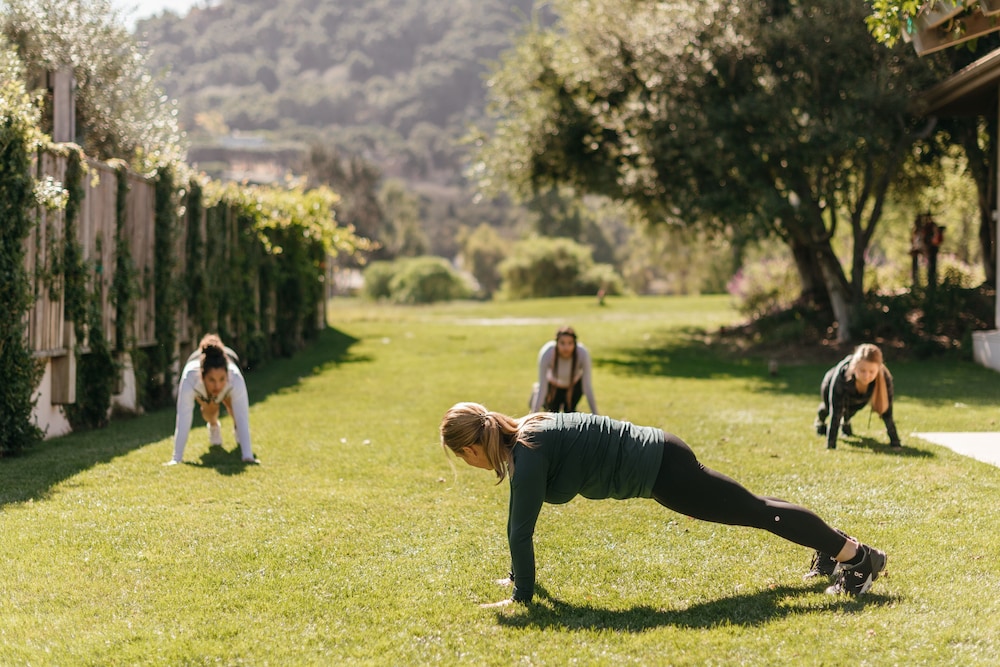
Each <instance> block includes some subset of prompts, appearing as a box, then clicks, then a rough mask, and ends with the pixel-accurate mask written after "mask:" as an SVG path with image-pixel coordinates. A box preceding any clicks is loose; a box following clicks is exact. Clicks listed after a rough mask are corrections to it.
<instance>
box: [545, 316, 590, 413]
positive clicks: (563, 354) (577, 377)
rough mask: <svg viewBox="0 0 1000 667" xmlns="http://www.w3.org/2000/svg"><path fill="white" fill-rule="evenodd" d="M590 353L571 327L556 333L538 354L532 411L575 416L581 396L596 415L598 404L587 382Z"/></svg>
mask: <svg viewBox="0 0 1000 667" xmlns="http://www.w3.org/2000/svg"><path fill="white" fill-rule="evenodd" d="M590 375H591V372H590V352H588V351H587V348H586V347H585V346H584V345H583V343H579V342H577V340H576V332H575V331H574V330H573V328H572V327H562V328H561V329H559V330H558V331H556V337H555V340H550V341H549V342H548V343H546V344H545V345H543V346H542V349H540V350H539V351H538V384H537V385H536V387H535V391H534V394H533V395H532V401H531V406H530V407H531V411H532V412H539V411H541V410H545V411H547V412H576V406H577V404H578V403H579V402H580V399H581V398H583V396H584V395H586V396H587V402H588V403H589V404H590V411H591V412H592V413H594V414H595V415H596V414H598V412H597V401H596V400H595V399H594V387H593V385H592V384H591V379H590Z"/></svg>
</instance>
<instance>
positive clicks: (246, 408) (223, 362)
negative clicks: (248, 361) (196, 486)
mask: <svg viewBox="0 0 1000 667" xmlns="http://www.w3.org/2000/svg"><path fill="white" fill-rule="evenodd" d="M195 403H197V404H198V405H199V406H200V407H201V416H202V417H204V419H205V423H206V424H208V442H209V444H210V445H221V444H222V429H221V426H220V424H219V412H220V406H222V405H225V406H226V411H227V412H228V413H229V414H230V415H232V417H233V421H234V422H235V426H236V440H237V442H238V443H239V445H240V451H241V453H242V457H243V461H244V462H245V463H258V461H257V459H256V457H254V454H253V447H252V445H251V442H250V401H249V398H248V396H247V385H246V381H245V380H244V379H243V373H241V372H240V365H239V359H238V358H237V356H236V353H235V352H233V351H232V350H231V349H230V348H228V347H226V346H225V345H223V344H222V339H220V338H219V337H218V336H217V335H216V334H208V335H206V336H205V337H204V338H202V339H201V342H200V343H199V344H198V351H196V352H195V353H194V354H192V355H191V357H189V358H188V362H187V363H186V364H185V365H184V370H183V371H181V379H180V386H178V388H177V422H176V424H175V426H174V456H173V458H172V459H170V460H169V461H167V465H172V464H177V463H180V462H181V461H182V460H183V458H184V447H185V446H187V441H188V435H189V433H190V432H191V420H192V417H193V416H194V406H195Z"/></svg>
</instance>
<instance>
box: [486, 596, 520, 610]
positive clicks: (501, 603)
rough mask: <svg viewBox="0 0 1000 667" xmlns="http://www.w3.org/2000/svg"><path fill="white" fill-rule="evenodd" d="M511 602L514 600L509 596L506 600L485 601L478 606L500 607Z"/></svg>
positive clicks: (487, 607)
mask: <svg viewBox="0 0 1000 667" xmlns="http://www.w3.org/2000/svg"><path fill="white" fill-rule="evenodd" d="M512 604H514V601H513V600H512V599H510V598H507V599H506V600H500V601H499V602H487V603H485V604H481V605H479V606H480V607H482V608H483V609H500V608H502V607H507V606H509V605H512Z"/></svg>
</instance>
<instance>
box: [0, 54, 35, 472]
mask: <svg viewBox="0 0 1000 667" xmlns="http://www.w3.org/2000/svg"><path fill="white" fill-rule="evenodd" d="M37 127H38V112H37V109H36V107H34V106H33V105H32V103H31V100H30V98H29V96H28V95H27V93H26V91H25V89H24V85H23V83H21V77H20V63H19V62H17V61H16V59H15V58H13V57H11V56H10V55H9V54H8V53H6V52H4V53H2V54H0V303H2V304H3V308H4V316H3V317H0V378H2V380H0V382H2V385H0V386H2V389H0V457H2V456H10V455H13V454H17V453H19V452H21V451H22V450H23V449H24V448H25V447H26V446H28V445H30V444H32V443H34V442H37V441H38V440H40V439H41V437H42V432H41V430H39V428H38V427H37V426H35V425H34V424H33V423H32V421H31V412H32V409H33V407H34V400H33V399H32V393H33V391H34V389H35V386H36V385H37V384H38V380H39V377H40V376H41V369H40V368H39V366H38V364H37V363H36V362H35V360H34V359H33V358H32V352H31V349H30V348H29V346H28V343H27V340H26V337H25V335H24V318H25V315H26V314H27V312H28V310H29V308H31V304H32V294H31V285H30V282H29V277H28V273H27V271H26V270H25V266H24V260H25V257H24V241H25V239H26V238H27V237H28V234H29V233H30V231H31V227H32V223H33V217H32V215H31V209H32V208H33V207H34V205H35V203H36V199H35V188H34V181H33V179H32V177H31V154H32V152H33V151H34V149H35V145H36V142H37V129H36V128H37Z"/></svg>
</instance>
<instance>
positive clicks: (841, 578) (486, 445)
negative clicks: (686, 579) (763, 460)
mask: <svg viewBox="0 0 1000 667" xmlns="http://www.w3.org/2000/svg"><path fill="white" fill-rule="evenodd" d="M440 431H441V445H442V446H443V447H444V448H445V449H446V450H450V451H451V452H453V453H454V454H455V455H456V456H458V457H459V458H460V459H462V460H463V461H465V462H466V463H468V464H469V465H470V466H473V467H475V468H482V469H484V470H492V471H494V472H495V473H496V475H497V478H498V483H499V481H502V480H503V479H504V478H505V477H510V509H509V512H508V516H507V540H508V543H509V545H510V555H511V572H510V576H509V577H508V579H507V580H504V581H505V583H513V585H514V589H513V595H512V596H511V598H510V599H509V600H503V601H501V602H497V603H495V604H493V605H486V606H500V605H505V604H508V603H510V602H530V601H531V598H532V596H533V595H534V589H535V551H534V546H533V537H534V532H535V522H536V521H537V519H538V514H539V512H540V511H541V508H542V504H543V503H544V502H548V503H557V504H558V503H565V502H569V501H570V500H571V499H573V498H574V497H576V496H577V495H581V496H583V497H585V498H590V499H594V500H598V499H602V498H616V499H624V498H652V499H653V500H655V501H656V502H658V503H659V504H661V505H663V506H664V507H667V508H669V509H672V510H674V511H676V512H680V513H682V514H686V515H687V516H690V517H693V518H696V519H702V520H704V521H713V522H715V523H724V524H729V525H735V526H750V527H753V528H760V529H763V530H767V531H769V532H771V533H774V534H775V535H777V536H779V537H782V538H784V539H786V540H790V541H792V542H795V543H796V544H800V545H802V546H806V547H809V548H811V549H815V550H816V553H815V555H814V557H813V563H812V570H811V571H810V572H809V573H808V574H807V575H806V576H807V577H810V576H815V575H820V574H823V575H830V576H833V577H834V578H835V582H834V584H833V585H832V586H830V587H829V588H828V589H827V592H829V593H841V592H846V593H850V594H853V595H861V594H862V593H865V592H867V591H868V589H869V588H870V587H871V585H872V582H873V581H875V580H876V579H877V578H878V576H879V573H880V572H881V571H882V569H883V568H884V567H885V562H886V555H885V553H883V552H882V551H879V550H878V549H875V548H873V547H870V546H867V545H864V544H861V543H859V542H858V541H857V540H855V539H854V538H852V537H848V536H847V535H846V534H845V533H842V532H841V531H839V530H836V529H834V528H832V527H830V526H829V525H827V524H826V523H825V522H824V521H823V520H822V519H821V518H819V517H818V516H817V515H816V514H814V513H812V512H810V511H809V510H807V509H805V508H804V507H800V506H798V505H793V504H792V503H788V502H785V501H783V500H779V499H777V498H770V497H765V496H758V495H756V494H753V493H751V492H750V491H748V490H747V489H745V488H744V487H743V486H741V485H740V484H738V483H737V482H736V481H734V480H732V479H730V478H729V477H726V476H725V475H723V474H721V473H718V472H716V471H714V470H711V469H709V468H706V467H705V466H704V465H702V464H701V463H700V462H699V461H698V459H697V458H696V457H695V455H694V452H692V451H691V448H690V447H688V446H687V445H686V444H685V443H684V442H683V441H682V440H681V439H680V438H678V437H677V436H675V435H672V434H669V433H665V432H664V431H662V430H660V429H658V428H654V427H651V426H637V425H635V424H632V423H629V422H626V421H619V420H616V419H611V418H610V417H605V416H599V415H593V414H586V413H579V412H572V413H551V412H544V413H535V414H532V415H528V416H527V417H522V418H521V419H514V418H513V417H509V416H507V415H504V414H501V413H498V412H490V411H489V410H487V409H486V408H484V407H483V406H482V405H479V404H478V403H458V404H456V405H455V406H453V407H452V408H451V409H450V410H448V412H446V413H445V415H444V418H443V419H442V421H441V429H440Z"/></svg>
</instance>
